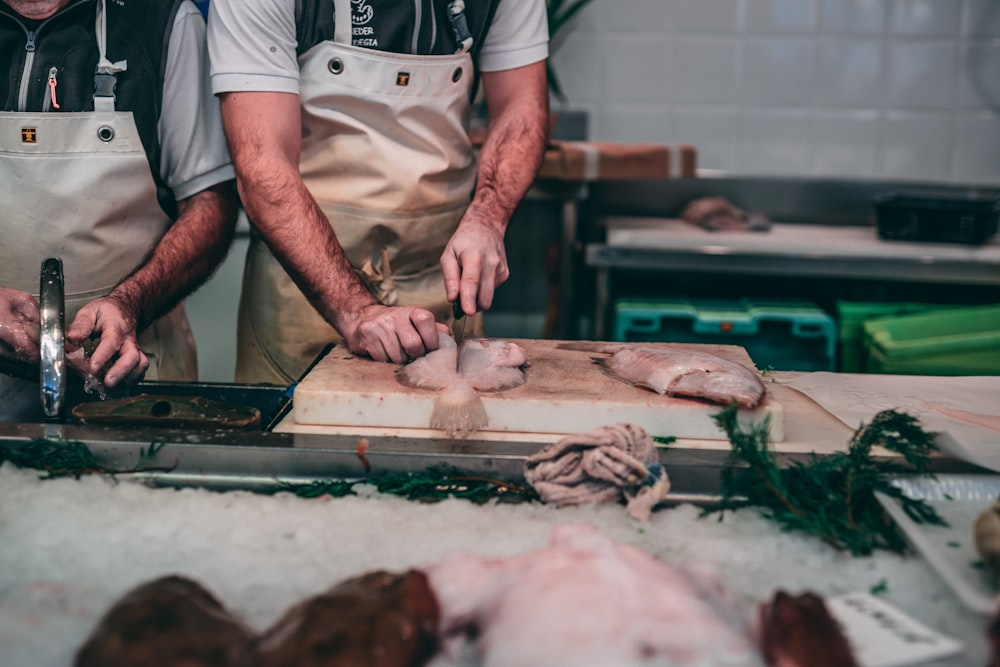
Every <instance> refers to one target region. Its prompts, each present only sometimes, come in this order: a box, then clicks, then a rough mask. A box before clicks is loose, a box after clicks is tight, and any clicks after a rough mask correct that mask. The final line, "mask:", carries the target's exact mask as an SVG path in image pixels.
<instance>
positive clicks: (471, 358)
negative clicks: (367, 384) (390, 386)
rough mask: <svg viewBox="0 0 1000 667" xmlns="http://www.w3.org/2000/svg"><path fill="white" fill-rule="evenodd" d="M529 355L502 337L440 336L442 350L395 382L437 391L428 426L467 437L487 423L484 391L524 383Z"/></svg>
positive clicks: (401, 373)
mask: <svg viewBox="0 0 1000 667" xmlns="http://www.w3.org/2000/svg"><path fill="white" fill-rule="evenodd" d="M527 363H528V354H527V353H526V352H525V351H524V349H523V348H522V347H521V346H519V345H517V344H516V343H511V342H510V341H506V340H500V339H498V338H466V339H465V340H464V341H463V342H462V348H461V350H459V348H458V346H457V345H456V344H455V340H454V339H453V338H452V337H451V336H448V335H447V334H444V333H441V334H440V342H439V346H438V349H436V350H434V351H433V352H431V353H429V354H426V355H424V356H423V357H420V358H419V359H416V360H414V361H412V362H410V363H409V364H407V365H406V366H403V368H401V369H400V370H399V372H398V373H397V374H396V377H397V379H398V380H399V381H400V382H402V383H403V384H405V385H406V386H408V387H415V388H418V389H430V390H434V391H438V392H439V393H438V396H437V399H436V400H435V402H434V410H433V412H432V413H431V422H430V427H431V428H435V429H440V430H443V431H445V432H446V433H447V434H448V436H449V437H452V438H465V437H468V436H469V435H470V434H472V433H473V432H475V431H477V430H479V429H481V428H483V427H484V426H486V424H487V423H488V418H487V416H486V408H485V407H483V402H482V399H481V398H480V397H479V393H478V392H481V391H486V392H490V391H504V390H505V389H512V388H514V387H517V386H520V385H522V384H524V380H525V373H524V366H526V365H527Z"/></svg>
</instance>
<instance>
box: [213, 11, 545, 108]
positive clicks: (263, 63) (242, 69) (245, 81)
mask: <svg viewBox="0 0 1000 667" xmlns="http://www.w3.org/2000/svg"><path fill="white" fill-rule="evenodd" d="M330 4H331V7H332V5H333V3H332V2H331V3H330ZM297 45H298V44H297V41H296V36H295V0H212V1H211V3H210V4H209V30H208V48H209V57H210V59H211V62H212V90H213V91H214V92H215V93H216V94H218V93H226V92H234V91H259V92H260V91H264V92H281V93H292V94H294V95H298V94H299V66H298V59H297V57H296V47H297ZM548 55H549V31H548V23H547V20H546V9H545V2H544V0H501V2H500V4H499V5H498V6H497V10H496V15H495V16H494V19H493V22H492V24H491V25H490V27H489V30H488V31H487V34H486V41H485V42H484V43H483V47H482V50H481V51H480V53H479V69H480V70H481V71H484V72H497V71H502V70H508V69H514V68H517V67H524V66H525V65H530V64H532V63H536V62H539V61H542V60H545V59H546V58H547V57H548Z"/></svg>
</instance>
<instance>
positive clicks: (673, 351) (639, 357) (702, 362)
mask: <svg viewBox="0 0 1000 667" xmlns="http://www.w3.org/2000/svg"><path fill="white" fill-rule="evenodd" d="M561 347H564V348H566V349H577V350H585V351H592V352H602V353H605V354H610V355H611V356H609V357H598V358H595V359H594V362H595V363H597V364H599V365H600V366H601V367H602V368H603V369H604V371H605V372H606V373H607V374H608V375H610V376H611V377H614V378H617V379H619V380H622V381H624V382H628V383H629V384H633V385H636V386H639V387H645V388H647V389H651V390H653V391H655V392H656V393H658V394H665V395H667V396H688V397H693V398H703V399H705V400H708V401H712V402H713V403H720V404H722V405H727V404H729V403H730V402H731V401H736V404H737V405H738V406H739V407H741V408H755V407H757V406H758V405H760V402H761V401H762V400H764V394H765V389H764V383H763V382H761V379H760V376H759V375H758V373H757V372H755V371H752V370H750V369H749V368H747V367H745V366H743V365H742V364H738V363H736V362H733V361H729V360H728V359H723V358H722V357H719V356H716V355H714V354H708V353H706V352H698V351H695V350H690V349H684V348H679V347H677V348H674V347H664V348H660V347H651V346H643V345H633V344H614V343H574V344H569V345H565V346H561Z"/></svg>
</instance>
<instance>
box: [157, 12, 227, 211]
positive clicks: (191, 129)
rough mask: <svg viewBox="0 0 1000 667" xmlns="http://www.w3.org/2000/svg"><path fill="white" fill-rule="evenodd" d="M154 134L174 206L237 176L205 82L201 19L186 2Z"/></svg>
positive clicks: (177, 23)
mask: <svg viewBox="0 0 1000 667" xmlns="http://www.w3.org/2000/svg"><path fill="white" fill-rule="evenodd" d="M157 130H158V132H159V138H160V146H161V148H162V153H161V155H160V173H161V174H162V175H163V179H164V181H166V183H167V185H168V186H170V188H171V189H172V190H173V192H174V197H175V198H176V199H177V200H178V201H179V200H181V199H187V198H188V197H190V196H191V195H194V194H197V193H199V192H201V191H202V190H204V189H205V188H208V187H211V186H213V185H217V184H218V183H222V182H224V181H228V180H231V179H233V178H235V177H236V174H235V172H234V170H233V165H232V161H231V159H230V157H229V148H228V146H227V145H226V135H225V133H224V132H223V130H222V115H221V113H220V111H219V99H218V98H217V97H215V95H213V94H212V89H211V83H210V81H209V66H208V58H207V53H206V48H205V20H204V18H202V16H201V13H200V12H199V11H198V8H197V7H195V5H194V4H193V3H190V2H185V3H183V4H182V5H181V6H180V9H179V10H178V12H177V16H176V17H175V18H174V27H173V32H172V33H171V35H170V41H169V43H168V45H167V63H166V69H165V74H164V82H163V108H162V110H161V111H160V119H159V122H158V124H157Z"/></svg>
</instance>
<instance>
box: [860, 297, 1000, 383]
mask: <svg viewBox="0 0 1000 667" xmlns="http://www.w3.org/2000/svg"><path fill="white" fill-rule="evenodd" d="M864 331H865V334H864V335H865V344H866V346H867V348H868V357H867V362H866V363H867V369H868V371H869V372H872V373H891V374H898V375H1000V304H998V305H991V306H973V307H967V308H966V307H963V308H949V309H945V310H935V311H931V312H928V313H920V314H915V315H903V316H901V317H894V318H880V319H877V320H871V321H869V322H865V324H864Z"/></svg>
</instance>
